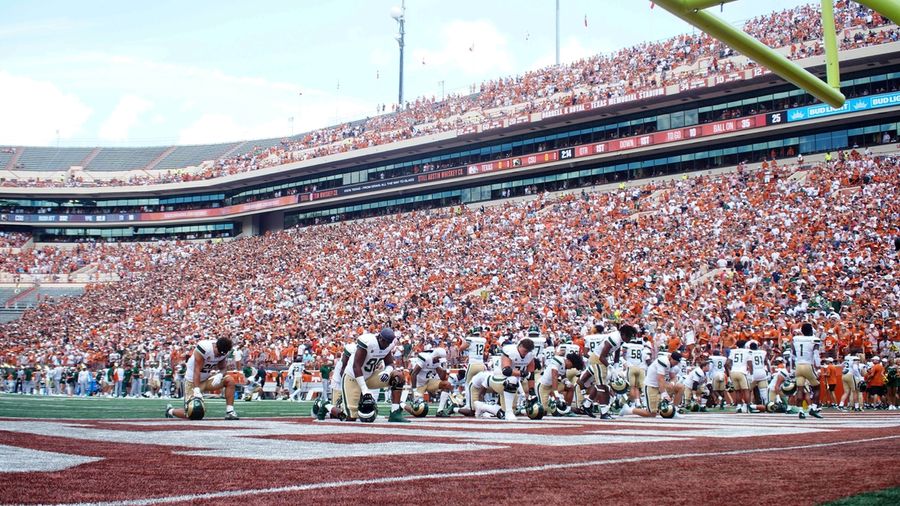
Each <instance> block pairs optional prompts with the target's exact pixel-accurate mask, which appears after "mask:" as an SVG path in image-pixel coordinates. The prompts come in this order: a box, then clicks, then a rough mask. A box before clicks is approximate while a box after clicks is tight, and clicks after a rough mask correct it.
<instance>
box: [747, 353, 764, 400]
mask: <svg viewBox="0 0 900 506" xmlns="http://www.w3.org/2000/svg"><path fill="white" fill-rule="evenodd" d="M747 348H749V349H750V361H751V362H753V374H751V375H750V393H751V397H752V394H754V393H755V394H756V395H758V396H759V402H758V403H757V404H760V405H762V406H763V409H765V406H766V405H767V404H768V403H769V359H768V358H767V356H768V354H767V353H766V350H761V349H759V343H758V342H757V341H756V340H755V339H751V340H749V341H747Z"/></svg>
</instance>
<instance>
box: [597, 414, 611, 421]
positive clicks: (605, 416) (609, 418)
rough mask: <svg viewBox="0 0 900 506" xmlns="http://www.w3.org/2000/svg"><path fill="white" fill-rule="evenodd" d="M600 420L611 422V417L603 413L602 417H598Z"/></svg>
mask: <svg viewBox="0 0 900 506" xmlns="http://www.w3.org/2000/svg"><path fill="white" fill-rule="evenodd" d="M600 419H601V420H612V419H613V416H612V415H611V414H609V413H603V414H602V415H600Z"/></svg>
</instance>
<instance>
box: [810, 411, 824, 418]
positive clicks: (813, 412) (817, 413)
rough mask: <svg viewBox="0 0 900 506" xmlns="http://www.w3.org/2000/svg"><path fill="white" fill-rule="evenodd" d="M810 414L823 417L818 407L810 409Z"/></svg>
mask: <svg viewBox="0 0 900 506" xmlns="http://www.w3.org/2000/svg"><path fill="white" fill-rule="evenodd" d="M809 414H810V415H812V416H814V417H816V418H819V419H821V418H822V415H821V414H819V410H818V409H811V410H809Z"/></svg>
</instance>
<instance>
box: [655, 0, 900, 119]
mask: <svg viewBox="0 0 900 506" xmlns="http://www.w3.org/2000/svg"><path fill="white" fill-rule="evenodd" d="M728 1H734V0H728ZM823 1H828V0H823ZM882 1H885V2H887V1H894V0H865V1H861V2H860V3H864V4H865V3H877V2H882ZM654 2H655V3H656V4H657V5H659V6H660V7H662V8H663V9H665V10H667V11H669V12H671V13H672V14H674V15H675V16H678V17H679V18H681V19H683V20H685V21H686V22H688V23H690V24H692V25H694V26H695V27H697V28H699V29H700V30H703V31H704V32H706V33H708V34H709V35H711V36H712V37H715V38H716V39H718V40H720V41H722V42H724V43H725V44H728V45H729V46H731V48H733V49H734V50H735V51H737V52H739V53H741V54H743V55H744V56H746V57H748V58H750V59H752V60H753V61H755V62H756V63H758V64H760V65H762V66H764V67H766V68H768V69H769V70H771V71H772V72H775V73H776V74H778V75H779V76H781V77H782V78H783V79H784V80H786V81H788V82H790V83H792V84H794V85H796V86H798V87H800V88H803V89H804V90H806V91H807V92H809V93H810V94H811V95H813V96H814V97H816V98H818V99H819V100H821V101H822V102H825V103H826V104H828V105H830V106H832V107H834V108H839V107H841V106H843V105H844V101H845V98H844V95H843V94H842V93H841V92H840V90H839V89H837V87H832V86H831V85H829V84H828V83H825V82H823V81H822V80H821V79H819V78H818V77H816V76H814V75H813V74H812V73H810V72H809V71H807V70H806V69H804V68H803V67H801V66H799V65H797V64H796V63H794V62H792V61H790V60H788V59H787V58H786V57H785V56H784V55H782V54H780V53H778V52H776V51H774V50H773V49H772V48H770V47H768V46H766V45H765V44H763V43H762V42H760V41H758V40H756V39H755V38H753V37H751V36H750V35H748V34H747V33H745V32H744V31H743V30H740V29H738V28H735V27H734V26H732V25H730V24H728V23H726V22H725V21H723V20H722V19H720V18H718V17H716V16H715V15H713V14H711V13H710V12H707V11H706V10H704V9H706V8H708V7H711V6H715V5H719V4H722V3H725V2H723V1H722V0H718V1H714V0H654ZM897 10H900V7H898V9H897ZM833 21H834V18H833V16H832V24H833ZM832 33H833V32H832ZM835 48H836V46H835ZM833 58H834V62H835V65H834V73H835V76H837V51H836V50H835V51H834V54H833ZM836 80H837V84H838V86H839V85H840V78H839V77H837V78H836Z"/></svg>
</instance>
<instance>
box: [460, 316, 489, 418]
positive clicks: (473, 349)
mask: <svg viewBox="0 0 900 506" xmlns="http://www.w3.org/2000/svg"><path fill="white" fill-rule="evenodd" d="M459 351H460V352H461V353H463V354H464V356H465V357H466V388H465V391H466V392H465V393H466V408H468V409H469V410H472V411H473V412H474V409H475V406H474V404H473V403H474V402H475V401H474V400H473V399H472V398H471V397H470V396H469V387H468V386H469V384H470V383H471V382H472V378H474V377H475V375H476V374H478V373H480V372H482V371H484V369H485V365H484V354H485V352H486V351H487V339H485V338H483V337H481V330H480V329H479V328H477V327H476V328H474V329H472V332H471V333H469V335H468V336H466V338H465V339H464V340H463V342H462V344H460V345H459Z"/></svg>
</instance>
